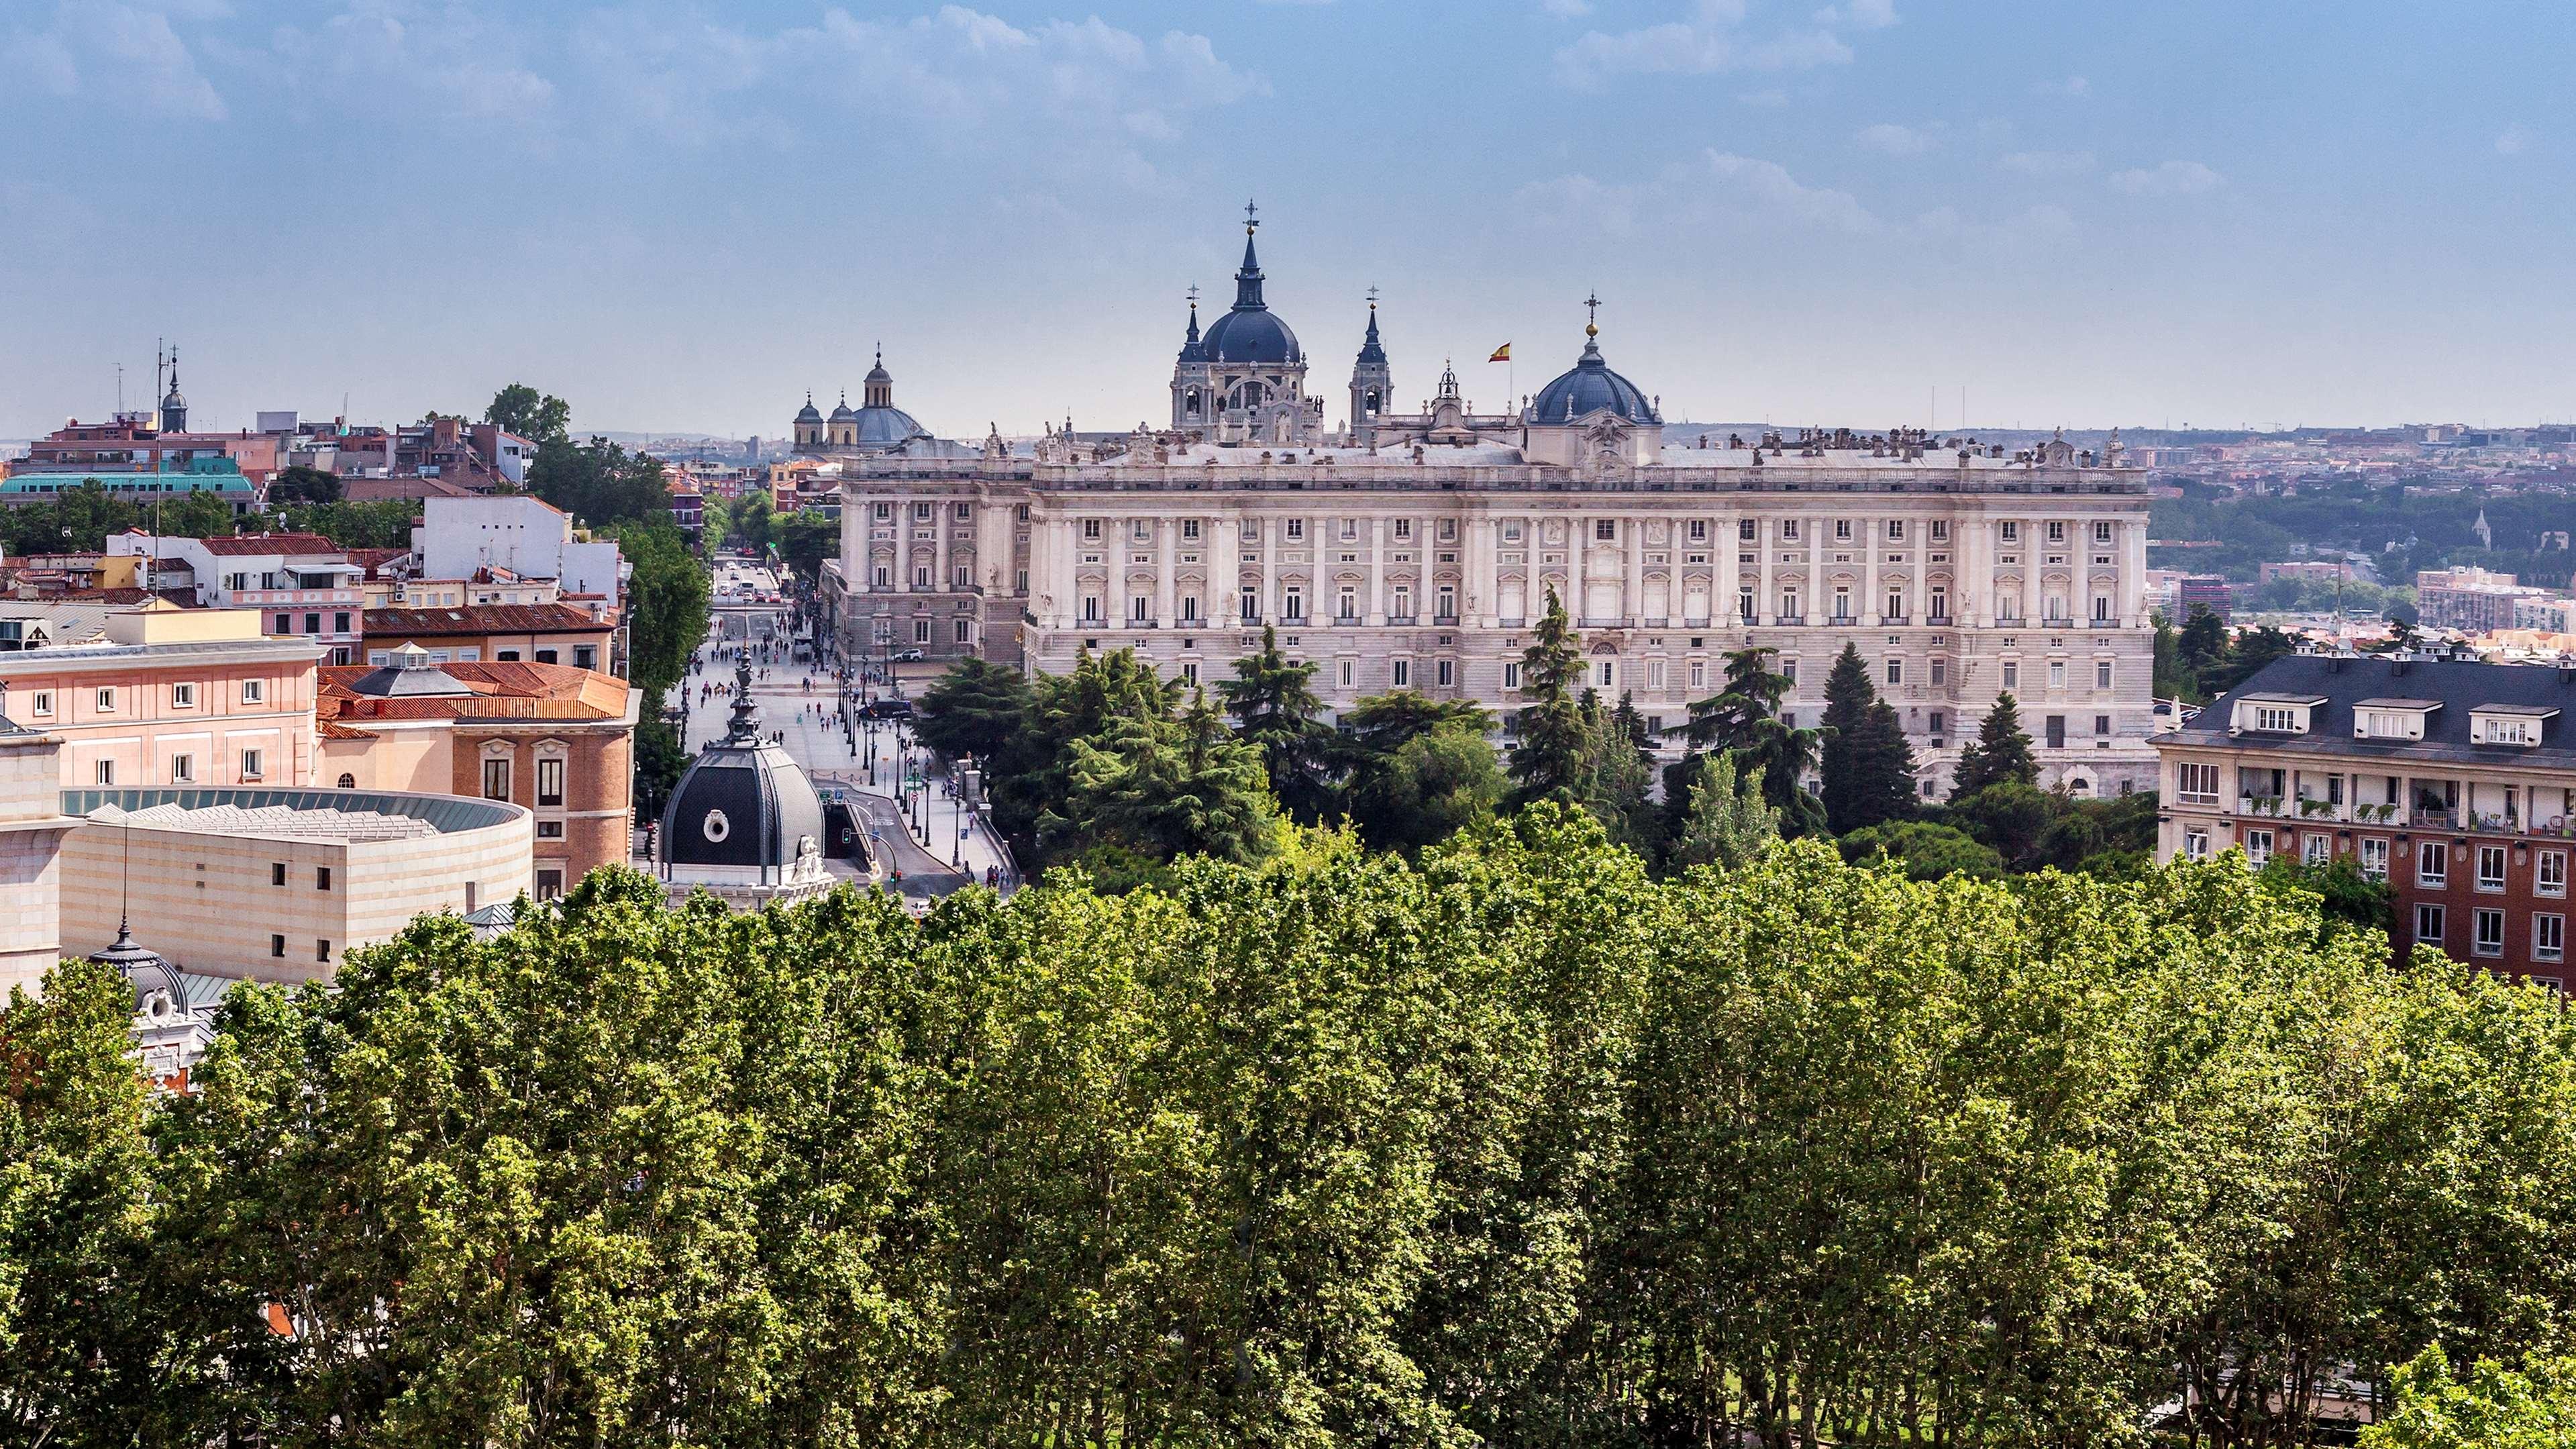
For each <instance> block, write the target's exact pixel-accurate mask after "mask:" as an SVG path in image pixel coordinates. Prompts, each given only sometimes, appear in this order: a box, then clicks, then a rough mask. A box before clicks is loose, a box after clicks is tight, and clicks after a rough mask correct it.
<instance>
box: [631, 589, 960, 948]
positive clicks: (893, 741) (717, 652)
mask: <svg viewBox="0 0 2576 1449" xmlns="http://www.w3.org/2000/svg"><path fill="white" fill-rule="evenodd" d="M726 602H727V601H725V600H723V599H722V598H719V600H718V607H719V613H718V617H717V624H718V628H717V629H716V630H713V631H711V632H710V635H709V642H708V644H707V646H706V648H705V649H704V650H703V651H701V653H700V655H699V659H698V664H697V669H696V672H695V673H693V674H692V675H690V677H689V678H688V680H687V681H686V682H685V683H684V684H683V685H682V686H681V689H682V692H683V693H684V694H685V696H686V699H687V703H688V711H689V718H688V731H687V740H686V744H687V747H688V749H689V750H690V752H691V753H695V752H696V751H697V750H699V749H701V748H703V747H704V746H705V745H706V744H707V742H708V741H710V740H713V739H716V738H718V737H720V736H722V735H723V734H724V732H725V729H726V727H727V724H728V722H729V721H730V720H731V718H732V713H733V675H734V669H733V660H734V653H735V651H736V650H738V649H740V648H741V647H742V644H743V641H744V639H745V637H746V635H748V638H749V640H750V642H751V645H752V648H753V651H754V652H753V662H752V700H753V702H754V703H756V704H758V705H759V706H760V724H761V728H762V729H763V730H766V731H768V732H770V733H772V734H774V735H776V736H777V737H778V739H779V742H780V743H781V744H782V745H783V746H784V747H785V748H786V750H787V753H788V754H789V756H790V757H792V758H793V759H794V760H795V761H796V762H797V763H798V764H799V765H802V766H803V767H804V768H805V772H806V774H807V775H809V776H811V777H812V779H813V781H814V788H815V789H817V790H819V791H821V792H822V793H823V795H824V797H825V798H826V799H827V800H828V799H830V798H832V797H834V796H835V795H838V796H842V797H846V798H848V799H850V800H851V801H852V802H853V803H855V804H856V805H857V806H858V808H859V811H860V815H861V818H862V819H863V820H865V821H866V823H867V827H868V831H869V835H870V838H871V841H872V843H873V845H874V848H875V851H876V854H877V858H878V859H879V860H880V861H881V862H882V863H883V864H884V867H885V869H886V872H887V877H888V881H887V883H888V884H889V885H891V886H893V887H894V888H895V889H897V890H899V891H901V892H902V893H903V895H904V896H905V897H906V898H908V899H911V900H915V901H920V900H924V899H927V898H930V897H935V896H940V895H945V894H947V893H948V892H950V891H953V890H958V889H960V888H962V887H964V886H966V885H968V884H970V883H979V882H982V881H985V880H987V879H994V880H998V881H1001V882H1003V883H1005V884H1010V883H1011V882H1010V881H1009V879H1008V876H1009V866H1008V865H1007V863H1006V858H1005V856H1004V855H1003V852H1002V849H1001V847H1000V844H999V843H998V841H997V840H996V839H995V837H994V835H993V833H992V831H991V830H990V828H989V827H988V826H986V825H985V824H984V823H983V822H982V821H981V820H979V819H977V818H976V816H975V812H973V811H972V810H969V809H967V808H965V806H964V805H963V804H962V803H961V802H960V801H959V800H958V799H957V798H956V797H955V796H954V795H953V794H951V793H950V792H949V790H948V788H947V782H946V781H945V780H944V779H942V778H941V777H940V776H939V775H938V774H936V773H932V774H929V775H928V776H927V777H924V778H916V779H915V780H914V781H913V782H912V792H911V799H912V803H913V804H914V806H915V807H916V809H917V810H918V812H919V828H915V822H914V820H912V819H911V818H908V817H907V816H906V814H905V813H904V812H903V811H902V810H901V809H900V808H899V807H898V806H897V803H896V789H897V773H898V766H897V760H898V757H899V754H898V752H899V750H900V745H899V743H898V741H899V739H909V737H910V733H911V732H910V731H909V730H908V729H906V730H902V731H900V732H899V731H898V730H897V727H896V726H895V725H894V724H893V723H891V722H886V721H866V720H863V721H859V722H858V725H857V727H856V728H855V729H845V728H844V727H843V725H842V723H841V721H840V719H839V717H838V703H839V701H838V698H837V696H836V695H835V694H834V683H833V679H832V676H831V674H830V673H829V672H828V671H827V670H825V669H822V668H820V667H818V666H816V665H814V664H812V663H810V662H807V661H800V660H794V659H791V658H789V657H788V656H789V653H790V650H789V649H788V648H787V647H786V639H787V632H786V628H785V625H784V622H783V618H782V617H781V616H780V615H778V614H776V613H774V612H773V611H769V610H738V609H726V608H724V607H723V606H724V604H725V603H726ZM764 639H765V640H766V644H767V647H766V649H765V650H764V649H763V647H762V646H763V643H764ZM906 689H907V692H908V693H911V694H913V695H915V696H917V695H918V693H919V689H918V687H917V686H914V685H909V684H908V685H907V686H906ZM852 712H853V713H855V712H856V711H855V707H854V708H853V711H852ZM912 759H913V761H914V767H915V769H916V770H918V769H922V768H924V767H925V766H926V765H927V764H928V752H926V751H924V750H923V749H922V748H921V747H920V746H919V745H918V744H914V745H913V747H912ZM872 766H873V768H872ZM925 834H926V835H927V837H928V843H927V844H924V843H923V840H922V837H923V836H924V835H925ZM898 873H899V876H898Z"/></svg>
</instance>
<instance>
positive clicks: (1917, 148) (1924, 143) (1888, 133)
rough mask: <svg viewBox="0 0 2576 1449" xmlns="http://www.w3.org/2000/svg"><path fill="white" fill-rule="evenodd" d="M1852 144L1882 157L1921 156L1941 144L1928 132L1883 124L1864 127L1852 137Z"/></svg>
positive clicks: (1909, 127) (1910, 127)
mask: <svg viewBox="0 0 2576 1449" xmlns="http://www.w3.org/2000/svg"><path fill="white" fill-rule="evenodd" d="M1852 144H1853V145H1856V146H1858V147H1860V148H1861V149H1862V150H1864V151H1876V152H1878V153H1879V154H1880V155H1882V156H1920V155H1922V154H1923V153H1924V152H1926V151H1929V150H1931V149H1932V148H1933V147H1934V146H1936V145H1939V144H1940V142H1939V141H1938V140H1937V139H1936V138H1935V137H1934V136H1933V134H1932V132H1930V131H1928V130H1918V129H1916V128H1915V127H1912V126H1896V125H1888V124H1885V123H1881V124H1879V125H1875V126H1865V127H1863V128H1862V129H1861V131H1860V133H1859V134H1857V135H1855V136H1853V137H1852Z"/></svg>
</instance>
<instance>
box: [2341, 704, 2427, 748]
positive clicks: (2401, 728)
mask: <svg viewBox="0 0 2576 1449" xmlns="http://www.w3.org/2000/svg"><path fill="white" fill-rule="evenodd" d="M2441 707H2442V702H2441V701H2440V700H2437V699H2365V700H2362V701H2361V702H2359V703H2357V704H2355V705H2354V706H2353V707H2352V737H2353V738H2354V739H2357V740H2420V739H2422V738H2424V734H2425V731H2426V730H2427V729H2428V728H2429V727H2430V723H2431V720H2432V716H2433V711H2435V710H2437V709H2440V708H2441Z"/></svg>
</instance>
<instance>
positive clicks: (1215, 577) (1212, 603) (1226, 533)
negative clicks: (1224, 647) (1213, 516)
mask: <svg viewBox="0 0 2576 1449" xmlns="http://www.w3.org/2000/svg"><path fill="white" fill-rule="evenodd" d="M1208 528H1209V531H1210V532H1211V533H1213V534H1214V535H1215V538H1214V545H1215V546H1214V547H1213V548H1212V549H1211V550H1210V551H1209V553H1208V571H1207V577H1208V584H1207V587H1208V593H1209V594H1210V595H1211V596H1212V597H1210V598H1208V599H1207V600H1205V601H1204V602H1202V603H1201V604H1200V605H1199V607H1200V608H1202V609H1204V610H1206V611H1207V617H1206V619H1205V620H1204V622H1205V623H1206V624H1207V625H1208V626H1209V627H1210V628H1215V627H1218V626H1221V625H1230V624H1235V623H1239V622H1241V620H1242V618H1243V602H1242V600H1243V543H1242V541H1241V539H1239V538H1238V537H1237V536H1236V535H1237V534H1238V533H1239V532H1240V531H1241V529H1242V525H1241V524H1240V523H1238V522H1237V521H1236V520H1235V516H1234V515H1233V514H1231V513H1229V514H1227V515H1225V516H1224V517H1222V518H1219V519H1217V520H1216V521H1215V522H1213V523H1211V524H1209V525H1208Z"/></svg>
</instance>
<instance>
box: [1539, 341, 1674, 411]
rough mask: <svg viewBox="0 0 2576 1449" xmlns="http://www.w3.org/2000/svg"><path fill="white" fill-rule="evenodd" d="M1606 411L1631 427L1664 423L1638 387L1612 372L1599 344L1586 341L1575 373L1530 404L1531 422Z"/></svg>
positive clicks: (1552, 384) (1544, 390)
mask: <svg viewBox="0 0 2576 1449" xmlns="http://www.w3.org/2000/svg"><path fill="white" fill-rule="evenodd" d="M1604 408H1607V409H1609V410H1610V411H1611V412H1614V413H1617V414H1618V415H1619V416H1621V417H1623V418H1626V419H1627V420H1628V421H1630V422H1632V423H1655V422H1660V421H1662V420H1661V419H1659V418H1657V417H1656V416H1655V409H1654V406H1653V405H1652V404H1650V403H1649V402H1647V401H1646V395H1645V394H1644V393H1642V392H1640V391H1638V390H1637V385H1636V384H1635V383H1633V382H1630V381H1629V380H1628V379H1626V378H1624V377H1621V376H1620V375H1619V374H1617V373H1615V372H1612V371H1611V370H1610V364H1609V363H1607V362H1605V361H1603V360H1602V357H1601V344H1600V342H1599V341H1598V340H1597V339H1594V338H1591V337H1586V338H1585V339H1584V342H1583V357H1582V360H1581V361H1579V362H1577V363H1575V364H1574V370H1573V371H1572V372H1569V373H1567V374H1565V375H1564V376H1563V377H1560V378H1558V379H1557V380H1556V381H1554V382H1551V383H1549V384H1548V385H1547V386H1546V387H1543V388H1541V389H1539V394H1538V400H1537V401H1536V402H1533V403H1531V404H1530V421H1531V422H1534V423H1563V422H1570V421H1572V420H1573V419H1575V418H1582V417H1589V416H1591V415H1592V414H1594V413H1596V412H1599V411H1601V410H1602V409H1604Z"/></svg>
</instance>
